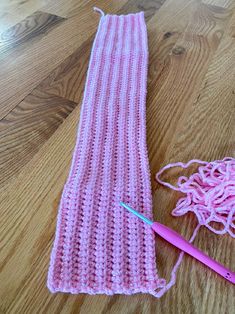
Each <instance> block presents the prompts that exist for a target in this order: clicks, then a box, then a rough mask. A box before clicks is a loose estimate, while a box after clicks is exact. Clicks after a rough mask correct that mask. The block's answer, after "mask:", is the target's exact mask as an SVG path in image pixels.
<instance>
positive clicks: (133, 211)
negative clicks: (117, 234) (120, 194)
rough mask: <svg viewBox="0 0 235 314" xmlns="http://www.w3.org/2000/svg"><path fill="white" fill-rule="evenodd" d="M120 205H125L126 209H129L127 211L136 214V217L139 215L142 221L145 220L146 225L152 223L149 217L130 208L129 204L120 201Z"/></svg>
mask: <svg viewBox="0 0 235 314" xmlns="http://www.w3.org/2000/svg"><path fill="white" fill-rule="evenodd" d="M120 205H121V206H123V207H125V208H126V209H127V210H129V212H131V213H132V214H134V215H136V216H137V217H139V218H140V219H142V220H143V221H144V222H146V223H147V224H148V225H152V224H153V221H151V220H150V219H148V218H146V217H145V216H143V215H142V214H140V213H139V212H137V211H136V210H134V209H133V208H131V207H130V206H129V205H127V204H125V203H123V202H120Z"/></svg>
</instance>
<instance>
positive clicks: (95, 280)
mask: <svg viewBox="0 0 235 314" xmlns="http://www.w3.org/2000/svg"><path fill="white" fill-rule="evenodd" d="M147 62H148V49H147V33H146V25H145V21H144V14H143V12H140V13H137V14H129V15H125V16H124V15H121V16H117V15H104V14H102V17H101V20H100V23H99V27H98V31H97V34H96V37H95V41H94V43H93V48H92V52H91V57H90V63H89V69H88V74H87V80H86V86H85V93H84V99H83V103H82V112H81V118H80V123H79V128H78V134H77V141H76V146H75V150H74V154H73V160H72V165H71V170H70V173H69V176H68V179H67V182H66V184H65V186H64V190H63V194H62V198H61V201H60V206H59V213H58V220H57V229H56V236H55V242H54V246H53V250H52V254H51V261H50V268H49V274H48V287H49V289H50V291H51V292H57V291H62V292H70V293H89V294H97V293H104V294H110V295H111V294H115V293H122V294H133V293H137V292H148V293H151V294H153V295H156V289H158V288H161V287H163V286H164V285H165V281H164V280H163V279H159V278H158V275H157V271H156V256H155V240H154V235H153V233H152V231H151V228H149V226H148V225H147V224H144V223H141V222H140V221H139V220H138V218H137V217H135V216H134V215H132V214H131V213H129V212H128V211H126V210H125V209H124V208H123V207H121V206H120V205H119V201H123V202H126V203H128V204H130V205H131V206H133V207H134V208H138V211H140V212H142V213H143V214H144V215H145V216H146V217H148V218H149V219H152V197H151V185H150V172H149V164H148V156H147V148H146V126H145V120H146V116H145V97H146V79H147Z"/></svg>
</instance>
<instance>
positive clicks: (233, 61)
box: [0, 0, 235, 314]
mask: <svg viewBox="0 0 235 314" xmlns="http://www.w3.org/2000/svg"><path fill="white" fill-rule="evenodd" d="M94 5H95V6H97V7H100V8H102V9H103V10H104V11H105V12H106V13H117V14H120V13H129V12H137V11H140V10H144V11H145V16H146V21H147V28H148V36H149V52H150V56H149V57H150V60H149V73H148V94H147V139H148V149H149V158H150V167H151V174H152V189H153V199H154V215H155V218H156V219H157V220H159V221H160V222H162V223H165V224H167V225H168V226H171V227H172V228H174V229H175V230H177V231H178V232H181V234H183V235H184V236H186V237H189V236H190V234H191V233H192V230H193V228H194V227H195V226H196V219H195V217H194V216H193V215H192V216H187V217H182V218H172V216H171V214H170V213H171V210H172V209H173V208H174V205H175V203H176V200H177V199H178V198H179V195H178V194H176V193H174V192H171V191H169V190H167V189H164V188H162V187H160V186H159V185H158V184H157V183H155V182H154V174H155V173H156V172H157V171H158V170H159V169H160V167H162V166H163V165H165V164H166V163H169V162H174V161H184V162H186V161H188V160H189V159H192V158H199V159H204V160H213V159H220V158H223V157H224V156H233V157H234V156H235V128H234V125H235V124H234V123H235V99H234V98H235V9H234V7H235V2H234V0H202V1H198V0H155V1H154V0H142V1H140V0H128V1H127V0H118V1H117V0H112V1H107V0H100V1H89V0H87V1H86V0H80V1H78V0H41V1H40V0H38V1H35V0H23V1H22V0H1V3H0V32H1V42H0V91H1V93H0V170H1V171H0V206H1V212H0V213H1V219H0V239H1V242H0V250H1V251H0V313H30V314H31V313H50V314H53V313H84V314H85V313H86V314H87V313H89V314H90V313H96V314H98V313H128V314H129V313H167V314H171V313H213V314H214V313H226V314H228V313H229V314H230V313H234V309H235V291H234V286H232V285H231V284H229V283H227V282H226V281H225V280H223V279H222V278H219V277H218V276H217V275H215V274H214V273H213V272H212V271H210V270H208V269H206V268H205V267H204V266H202V265H201V264H199V263H198V262H195V261H194V260H192V259H191V258H190V257H185V258H184V261H183V263H182V265H181V267H180V270H179V273H178V278H177V284H176V285H175V286H174V287H173V288H172V289H171V290H170V291H169V292H168V293H167V294H166V295H165V296H163V297H162V298H161V299H155V298H154V297H152V296H150V295H134V296H124V295H117V296H113V297H109V296H103V295H102V296H88V295H78V296H71V295H66V294H57V295H53V294H50V293H49V291H48V289H47V287H46V275H47V269H48V263H49V255H50V251H51V247H52V243H53V238H54V233H55V222H56V216H57V207H58V203H59V200H60V196H61V191H62V188H63V184H64V182H65V180H66V177H67V175H68V170H69V166H70V162H71V156H72V151H73V147H74V144H75V134H76V128H77V124H78V121H79V115H80V108H81V99H82V95H83V90H84V83H85V77H86V71H87V66H88V61H89V56H90V50H91V46H92V42H93V39H94V35H95V33H96V30H97V25H98V21H99V18H100V16H99V14H97V13H95V12H93V9H92V7H93V6H94ZM195 244H196V245H197V246H198V247H199V248H200V249H202V250H203V251H205V252H206V253H207V254H209V255H210V256H211V257H213V258H215V259H217V260H218V261H220V262H221V263H223V264H224V265H226V266H227V267H230V268H231V269H233V270H235V269H234V265H235V254H234V249H235V247H234V240H232V238H231V237H229V236H215V235H214V234H212V233H211V232H209V231H207V230H205V228H201V230H200V232H199V235H198V237H197V239H196V241H195ZM156 249H157V267H158V270H159V274H160V276H161V277H165V278H167V279H169V274H170V271H171V269H172V267H173V264H174V262H175V260H176V258H177V256H178V254H179V251H177V250H176V249H174V248H173V247H172V246H170V245H168V244H167V243H165V242H164V241H163V240H160V239H157V241H156Z"/></svg>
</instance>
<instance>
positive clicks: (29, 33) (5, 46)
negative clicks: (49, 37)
mask: <svg viewBox="0 0 235 314" xmlns="http://www.w3.org/2000/svg"><path fill="white" fill-rule="evenodd" d="M63 20H64V19H63V18H62V17H59V16H57V15H53V14H49V13H45V12H40V11H37V12H34V13H33V14H32V15H29V16H27V17H26V18H25V19H24V20H22V21H21V22H19V23H17V24H16V25H14V26H12V27H10V28H9V29H8V30H6V31H4V32H3V33H2V34H1V37H0V54H2V53H5V52H6V51H9V50H12V49H13V48H16V47H17V46H22V45H23V44H27V45H29V44H30V43H32V41H34V40H38V36H39V37H40V38H41V37H42V35H45V34H47V33H48V32H49V31H50V30H51V29H52V28H53V27H55V26H56V25H57V24H59V23H61V22H62V21H63ZM0 57H1V58H2V57H3V56H2V55H1V56H0ZM7 57H8V58H9V57H10V56H9V55H8V56H7Z"/></svg>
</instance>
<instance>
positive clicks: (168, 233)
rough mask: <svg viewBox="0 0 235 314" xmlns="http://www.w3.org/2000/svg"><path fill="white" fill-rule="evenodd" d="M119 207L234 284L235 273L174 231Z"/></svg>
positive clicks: (133, 211)
mask: <svg viewBox="0 0 235 314" xmlns="http://www.w3.org/2000/svg"><path fill="white" fill-rule="evenodd" d="M120 205H122V206H123V207H125V208H126V209H128V210H129V211H130V212H132V213H133V214H134V215H136V216H138V217H139V218H140V219H142V220H143V221H145V222H146V223H147V224H149V225H150V226H151V228H152V229H153V230H154V231H155V232H156V233H157V234H158V235H160V236H161V237H162V238H164V239H165V240H166V241H168V242H169V243H171V244H173V245H174V246H175V247H177V248H179V249H180V250H182V251H184V252H185V253H187V254H189V255H191V256H192V257H194V258H196V259H197V260H198V261H200V262H201V263H203V264H204V265H206V266H208V267H210V268H211V269H212V270H214V271H215V272H216V273H218V274H219V275H221V276H222V277H224V278H225V279H227V280H228V281H229V282H231V283H233V284H235V273H233V272H232V271H231V270H229V269H228V268H226V267H224V266H223V265H221V264H220V263H218V262H216V261H215V260H213V259H212V258H210V257H209V256H208V255H206V254H205V253H203V252H202V251H200V250H199V249H197V248H196V247H195V246H193V245H192V244H191V243H189V242H188V241H187V240H185V239H184V238H183V237H182V236H181V235H180V234H178V233H177V232H175V231H174V230H172V229H170V228H168V227H166V226H165V225H163V224H161V223H159V222H153V221H151V220H149V219H148V218H146V217H144V216H143V215H142V214H140V213H139V212H137V211H136V210H134V209H133V208H131V207H130V206H129V205H127V204H125V203H123V202H120Z"/></svg>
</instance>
